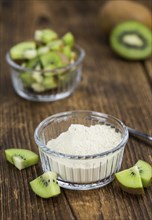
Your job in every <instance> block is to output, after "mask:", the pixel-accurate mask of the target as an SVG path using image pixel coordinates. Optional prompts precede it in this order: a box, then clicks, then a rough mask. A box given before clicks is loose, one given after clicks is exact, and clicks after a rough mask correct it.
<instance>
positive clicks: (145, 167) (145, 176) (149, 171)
mask: <svg viewBox="0 0 152 220" xmlns="http://www.w3.org/2000/svg"><path fill="white" fill-rule="evenodd" d="M135 165H136V166H137V167H138V170H139V174H140V177H141V181H142V184H143V187H148V186H150V184H151V181H152V166H151V165H150V164H149V163H147V162H145V161H143V160H138V162H137V163H136V164H135Z"/></svg>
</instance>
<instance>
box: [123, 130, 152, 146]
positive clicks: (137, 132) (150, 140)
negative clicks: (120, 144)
mask: <svg viewBox="0 0 152 220" xmlns="http://www.w3.org/2000/svg"><path fill="white" fill-rule="evenodd" d="M127 128H128V131H129V133H130V134H132V135H134V136H136V137H141V138H142V139H144V140H148V141H149V142H150V143H151V144H152V136H151V135H148V134H145V133H143V132H140V131H137V130H136V129H133V128H130V127H127Z"/></svg>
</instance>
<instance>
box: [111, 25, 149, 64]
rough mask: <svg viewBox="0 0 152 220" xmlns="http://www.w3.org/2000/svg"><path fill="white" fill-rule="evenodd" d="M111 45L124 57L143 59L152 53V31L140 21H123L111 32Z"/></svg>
mask: <svg viewBox="0 0 152 220" xmlns="http://www.w3.org/2000/svg"><path fill="white" fill-rule="evenodd" d="M110 45H111V48H112V49H113V50H114V51H115V52H116V53H117V54H118V55H120V56H121V57H123V58H126V59H130V60H142V59H145V58H147V57H149V56H150V55H151V54H152V32H151V30H150V29H149V28H147V27H146V26H144V25H143V24H142V23H140V22H137V21H127V22H123V23H120V24H118V25H117V26H116V27H115V28H114V29H113V31H112V32H111V35H110Z"/></svg>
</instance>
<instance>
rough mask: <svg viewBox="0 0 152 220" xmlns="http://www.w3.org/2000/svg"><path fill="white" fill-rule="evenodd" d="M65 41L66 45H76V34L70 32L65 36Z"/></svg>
mask: <svg viewBox="0 0 152 220" xmlns="http://www.w3.org/2000/svg"><path fill="white" fill-rule="evenodd" d="M62 39H63V42H64V44H65V45H68V46H70V47H72V46H73V45H74V36H73V34H72V33H70V32H68V33H66V34H65V35H64V36H63V38H62Z"/></svg>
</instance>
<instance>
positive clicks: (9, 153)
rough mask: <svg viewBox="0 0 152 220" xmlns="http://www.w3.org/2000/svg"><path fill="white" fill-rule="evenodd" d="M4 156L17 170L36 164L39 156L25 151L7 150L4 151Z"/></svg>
mask: <svg viewBox="0 0 152 220" xmlns="http://www.w3.org/2000/svg"><path fill="white" fill-rule="evenodd" d="M5 156H6V159H7V160H8V161H9V162H10V163H11V164H13V165H14V166H16V167H17V168H18V169H19V170H22V169H24V168H27V167H29V166H32V165H34V164H37V163H38V161H39V156H38V155H37V154H36V153H34V152H32V151H30V150H26V149H17V148H12V149H7V150H5Z"/></svg>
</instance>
